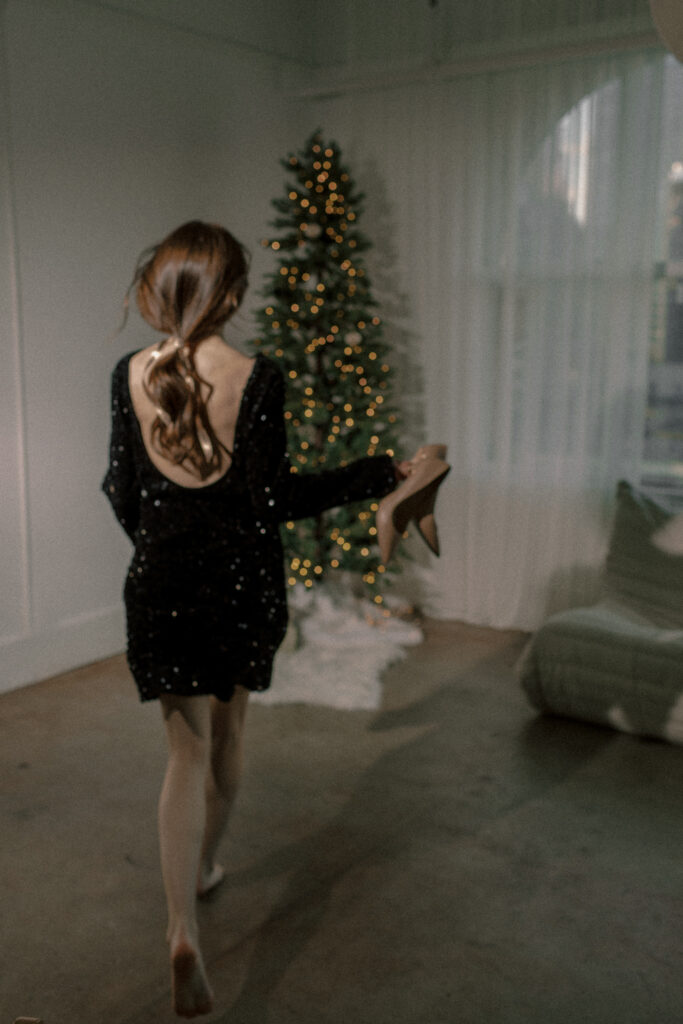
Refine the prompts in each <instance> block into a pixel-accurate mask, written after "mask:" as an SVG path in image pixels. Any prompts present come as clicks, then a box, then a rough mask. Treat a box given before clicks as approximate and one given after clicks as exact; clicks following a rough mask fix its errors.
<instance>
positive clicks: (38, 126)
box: [0, 0, 308, 691]
mask: <svg viewBox="0 0 683 1024" xmlns="http://www.w3.org/2000/svg"><path fill="white" fill-rule="evenodd" d="M243 6H244V5H243ZM1 13H2V25H1V31H2V37H1V39H0V45H1V50H0V93H1V95H0V99H1V101H2V107H0V118H1V122H0V123H1V127H0V174H1V175H2V177H1V178H0V189H1V193H0V200H1V201H0V239H1V241H0V245H1V246H2V249H0V316H1V318H2V319H1V322H2V325H3V327H2V365H3V368H4V371H5V372H4V373H3V374H1V375H0V425H1V428H2V433H1V438H2V443H1V444H0V496H1V497H0V537H1V540H0V573H1V576H0V578H1V580H2V586H1V587H0V691H2V690H7V689H10V688H12V687H15V686H18V685H22V684H24V683H27V682H31V681H33V680H36V679H39V678H43V677H45V676H47V675H50V674H53V673H57V672H60V671H63V670H64V669H67V668H71V667H73V666H74V665H78V664H83V663H85V662H87V661H90V660H94V659H97V658H101V657H104V656H107V655H109V654H111V653H114V652H116V651H120V650H121V649H122V647H123V643H124V638H123V620H122V610H121V601H120V593H121V586H122V580H123V577H124V573H125V565H126V560H127V558H128V555H129V546H128V542H127V541H126V539H125V538H124V536H123V534H122V533H121V531H120V530H119V528H118V525H117V524H116V523H115V521H114V519H113V516H112V514H111V512H110V510H109V508H108V506H107V504H106V502H105V500H104V497H103V496H102V495H101V494H100V492H99V484H100V480H101V478H102V475H103V473H104V470H105V468H106V465H105V464H106V452H107V437H108V429H109V424H108V418H109V409H108V402H109V396H108V378H109V373H110V370H111V368H112V366H113V365H114V363H115V361H116V359H117V358H118V357H119V356H120V355H121V354H122V353H124V352H126V351H128V350H130V349H131V348H135V347H139V346H140V345H141V344H147V343H149V341H150V340H151V338H150V335H149V331H148V329H146V328H145V327H144V325H142V323H141V321H140V320H139V319H138V318H137V317H132V318H131V324H130V325H129V327H128V328H127V329H126V331H125V332H124V334H123V335H122V336H120V337H119V338H118V339H116V340H115V341H110V340H108V338H109V337H110V336H111V334H112V333H113V332H114V330H115V329H116V327H117V325H118V323H119V321H120V316H121V303H122V298H123V295H124V292H125V290H126V287H127V285H128V282H129V279H130V276H131V274H132V270H133V265H134V262H135V259H136V258H137V254H138V253H139V252H140V250H141V249H143V248H144V247H146V246H147V245H149V244H150V243H152V242H154V241H157V240H158V239H159V238H160V237H162V236H163V235H164V234H166V233H167V231H168V230H170V229H171V228H172V227H174V226H175V225H176V224H178V223H181V222H182V221H183V220H186V219H189V218H191V217H200V218H207V219H215V220H218V221H220V222H223V223H225V224H227V225H228V226H229V227H230V228H231V230H233V231H234V232H235V234H236V235H237V237H239V238H240V239H241V240H242V241H244V242H245V243H246V244H247V245H248V246H249V247H250V248H251V250H252V252H253V254H254V257H255V260H254V272H253V274H252V280H256V283H257V284H258V277H259V270H260V267H261V266H262V257H261V251H260V248H259V240H260V238H261V236H262V235H263V234H264V233H265V232H266V224H267V222H268V220H269V218H270V210H269V200H270V198H271V197H272V196H273V195H274V194H276V193H277V192H278V190H279V189H280V188H281V183H282V171H281V168H280V167H279V164H278V158H279V157H280V156H281V155H282V154H283V153H285V152H287V150H288V149H289V148H290V147H291V145H292V140H293V139H294V140H297V139H298V138H300V137H302V138H303V136H304V135H305V134H306V132H307V131H308V125H307V124H305V123H304V122H303V121H301V119H300V117H299V107H298V106H297V104H296V102H294V101H291V100H290V99H289V98H288V97H289V96H290V95H292V94H293V93H295V92H296V89H292V88H291V85H292V75H293V70H292V64H291V62H289V61H286V60H281V59H279V58H278V57H277V56H273V55H267V54H259V53H258V52H257V51H256V50H255V49H254V48H245V47H244V46H243V45H241V44H240V45H238V46H231V45H230V43H228V42H226V40H224V39H223V40H221V39H213V40H212V39H211V38H209V37H208V36H206V35H203V34H202V33H198V32H196V31H189V30H186V29H184V28H179V27H176V26H172V25H170V24H164V23H163V22H162V21H160V20H159V19H154V18H146V17H139V16H137V15H135V14H132V13H128V12H126V11H124V10H116V9H113V8H112V6H111V5H107V6H106V7H99V6H97V5H96V4H88V3H81V2H75V0H14V2H13V0H10V2H9V3H7V4H6V5H5V6H4V8H3V9H2V12H1ZM271 31H272V33H273V35H274V37H277V27H276V26H275V25H273V27H272V28H271ZM265 42H266V43H267V42H268V40H266V41H265ZM242 334H243V337H244V338H248V337H249V322H248V316H246V317H245V318H243V325H242Z"/></svg>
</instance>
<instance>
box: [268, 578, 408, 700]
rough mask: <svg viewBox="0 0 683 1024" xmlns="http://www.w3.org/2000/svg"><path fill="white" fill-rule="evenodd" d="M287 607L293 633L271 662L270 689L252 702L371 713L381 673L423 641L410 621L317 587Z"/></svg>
mask: <svg viewBox="0 0 683 1024" xmlns="http://www.w3.org/2000/svg"><path fill="white" fill-rule="evenodd" d="M291 605H292V607H291V614H292V629H291V631H290V633H289V634H288V637H287V638H286V639H285V643H284V644H283V646H282V647H281V649H280V651H279V652H278V654H277V656H276V658H275V670H274V673H273V681H272V685H271V688H270V690H267V691H266V692H265V693H260V694H254V696H253V698H252V699H253V700H256V701H257V702H258V703H261V704H293V703H304V704H323V705H326V706H327V707H333V708H343V709H346V710H354V709H362V710H374V709H376V708H378V707H379V706H380V703H381V698H382V685H381V676H382V672H383V671H384V669H385V668H387V667H388V666H389V665H390V664H391V663H392V662H394V661H398V660H400V659H401V658H404V657H405V649H404V648H405V647H407V646H412V645H414V644H419V643H420V642H421V640H422V631H421V629H420V628H419V627H418V626H416V625H414V624H413V623H408V622H404V621H402V620H401V619H399V618H396V617H388V618H387V617H385V616H384V615H383V614H382V612H381V610H380V609H378V608H377V606H376V605H372V604H370V603H369V602H368V601H361V600H358V599H357V598H353V597H351V596H348V595H344V594H343V593H341V592H336V593H334V594H331V593H329V592H327V591H325V590H323V589H322V588H318V590H317V593H315V594H312V593H310V592H309V593H307V594H306V595H305V596H304V597H303V598H302V597H299V598H298V599H297V600H296V601H294V600H292V601H291ZM297 640H298V641H299V643H300V646H299V647H296V649H292V648H294V646H295V644H296V642H297Z"/></svg>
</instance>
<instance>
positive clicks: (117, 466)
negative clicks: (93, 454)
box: [102, 359, 140, 541]
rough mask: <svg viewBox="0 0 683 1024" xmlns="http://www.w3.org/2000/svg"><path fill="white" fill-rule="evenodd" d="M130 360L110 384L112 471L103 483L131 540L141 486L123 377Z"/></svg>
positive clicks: (133, 535)
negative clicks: (134, 455) (136, 467)
mask: <svg viewBox="0 0 683 1024" xmlns="http://www.w3.org/2000/svg"><path fill="white" fill-rule="evenodd" d="M127 370H128V360H127V359H123V360H121V361H120V362H119V363H118V365H117V366H116V368H115V370H114V372H113V374H112V382H111V436H110V441H109V468H108V469H107V473H106V475H105V477H104V480H103V481H102V490H103V491H104V493H105V495H106V496H107V498H108V500H109V502H110V503H111V506H112V508H113V510H114V514H115V516H116V518H117V519H118V521H119V523H120V524H121V526H122V527H123V529H124V530H125V531H126V533H127V534H128V536H129V537H130V539H131V540H133V541H134V540H135V531H136V529H137V526H138V520H139V516H140V507H139V503H140V486H139V483H138V479H137V473H136V469H135V460H134V457H133V447H132V437H131V414H132V411H131V409H130V408H129V407H128V399H127V397H126V395H125V394H124V388H123V384H124V377H123V374H124V373H125V372H127Z"/></svg>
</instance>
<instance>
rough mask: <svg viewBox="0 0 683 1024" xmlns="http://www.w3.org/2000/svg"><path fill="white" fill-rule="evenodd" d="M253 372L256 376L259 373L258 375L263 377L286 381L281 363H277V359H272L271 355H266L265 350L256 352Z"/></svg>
mask: <svg viewBox="0 0 683 1024" xmlns="http://www.w3.org/2000/svg"><path fill="white" fill-rule="evenodd" d="M253 373H254V375H255V376H256V375H257V374H258V376H260V377H262V378H263V379H267V380H271V381H276V380H282V381H284V375H283V373H282V368H281V366H280V364H279V363H277V362H276V361H275V359H271V357H270V356H267V355H265V354H264V353H263V352H258V353H257V354H256V358H255V360H254V369H253Z"/></svg>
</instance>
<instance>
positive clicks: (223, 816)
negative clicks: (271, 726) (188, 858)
mask: <svg viewBox="0 0 683 1024" xmlns="http://www.w3.org/2000/svg"><path fill="white" fill-rule="evenodd" d="M248 700H249V691H248V690H246V689H244V687H242V686H238V687H236V689H235V694H234V696H233V698H232V700H231V701H229V702H228V703H227V704H226V703H225V702H223V701H219V700H216V699H215V698H212V699H211V758H210V762H209V766H208V771H207V774H206V825H205V830H204V841H203V843H202V852H201V860H200V864H199V872H198V875H197V893H198V894H199V895H200V896H203V895H206V893H208V892H210V891H211V890H212V889H214V888H215V887H216V886H217V885H218V884H219V883H220V882H221V881H222V880H223V876H224V871H223V868H222V867H221V865H220V864H218V863H217V862H216V852H217V850H218V845H219V843H220V841H221V838H222V836H223V833H224V832H225V826H226V825H227V822H228V817H229V815H230V811H231V810H232V805H233V803H234V802H235V797H236V795H237V790H238V787H239V783H240V778H241V776H242V763H243V752H244V720H245V717H246V713H247V703H248Z"/></svg>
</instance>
